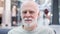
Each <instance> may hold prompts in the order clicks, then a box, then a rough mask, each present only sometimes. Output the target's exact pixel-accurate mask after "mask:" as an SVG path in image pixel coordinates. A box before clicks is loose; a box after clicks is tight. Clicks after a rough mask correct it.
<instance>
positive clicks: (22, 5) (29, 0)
mask: <svg viewBox="0 0 60 34" xmlns="http://www.w3.org/2000/svg"><path fill="white" fill-rule="evenodd" d="M26 5H28V6H30V5H32V6H35V7H36V9H37V11H39V5H38V4H37V3H36V2H35V1H33V0H26V1H24V2H23V3H22V4H21V8H20V9H21V11H22V8H23V7H24V6H26Z"/></svg>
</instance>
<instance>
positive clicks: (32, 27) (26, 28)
mask: <svg viewBox="0 0 60 34" xmlns="http://www.w3.org/2000/svg"><path fill="white" fill-rule="evenodd" d="M22 27H23V29H25V30H27V31H32V30H34V29H35V28H36V27H37V24H34V25H32V26H31V27H27V26H25V25H23V26H22Z"/></svg>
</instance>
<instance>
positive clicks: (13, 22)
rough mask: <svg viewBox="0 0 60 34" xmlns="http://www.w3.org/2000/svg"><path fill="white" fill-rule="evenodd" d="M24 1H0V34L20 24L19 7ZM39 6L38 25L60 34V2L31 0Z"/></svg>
mask: <svg viewBox="0 0 60 34" xmlns="http://www.w3.org/2000/svg"><path fill="white" fill-rule="evenodd" d="M24 1H26V0H0V34H7V32H8V31H9V30H10V29H12V28H15V27H18V26H20V25H21V24H22V23H21V21H22V19H21V15H20V6H21V4H22V3H23V2H24ZM33 1H35V2H36V3H38V4H39V9H40V18H39V19H38V22H39V24H38V25H44V26H49V27H51V28H53V29H54V32H55V33H56V34H60V0H33Z"/></svg>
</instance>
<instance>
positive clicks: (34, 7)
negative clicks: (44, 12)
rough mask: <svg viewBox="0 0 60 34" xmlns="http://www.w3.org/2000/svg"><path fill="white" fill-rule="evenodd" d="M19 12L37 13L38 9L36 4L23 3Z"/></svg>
mask: <svg viewBox="0 0 60 34" xmlns="http://www.w3.org/2000/svg"><path fill="white" fill-rule="evenodd" d="M21 10H22V11H23V10H33V11H38V10H39V7H38V4H36V3H35V2H32V1H31V2H30V1H29V2H26V3H23V4H22V5H21Z"/></svg>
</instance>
